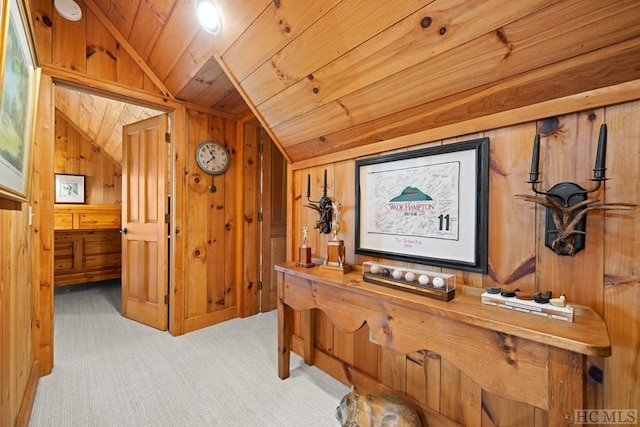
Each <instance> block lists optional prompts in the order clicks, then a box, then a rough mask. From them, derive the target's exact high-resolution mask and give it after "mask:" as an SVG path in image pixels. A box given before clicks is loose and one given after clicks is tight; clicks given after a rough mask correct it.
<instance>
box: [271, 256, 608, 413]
mask: <svg viewBox="0 0 640 427" xmlns="http://www.w3.org/2000/svg"><path fill="white" fill-rule="evenodd" d="M275 269H276V272H277V287H278V289H277V290H278V375H279V377H280V378H282V379H285V378H287V377H288V376H289V370H290V354H291V353H290V352H291V338H292V334H293V315H294V310H296V311H304V312H306V313H309V310H311V309H320V310H322V311H323V312H324V313H326V314H327V316H328V317H329V319H331V321H332V322H333V324H334V325H335V326H336V327H338V328H339V329H340V330H341V331H343V332H354V331H356V330H358V329H359V328H360V327H361V326H362V325H363V324H364V322H366V323H367V324H368V326H369V328H370V330H371V332H372V333H373V335H374V336H375V338H376V340H377V341H378V343H380V345H382V346H383V347H384V348H386V349H387V350H390V351H392V352H395V353H398V354H408V353H411V352H414V351H418V350H431V351H434V352H436V353H438V354H440V355H442V356H443V357H445V358H446V359H447V360H449V361H450V362H451V363H453V364H454V365H456V366H457V367H458V368H459V369H460V370H461V371H463V372H464V373H465V374H466V375H468V376H469V377H470V378H471V379H472V380H474V381H475V382H476V383H477V384H478V385H479V386H480V387H482V388H483V389H484V390H487V391H489V392H491V393H493V394H495V395H497V396H500V397H503V398H506V399H510V400H514V401H519V402H524V403H527V404H529V405H532V406H535V407H538V408H541V409H543V410H546V411H548V413H549V425H550V426H562V425H572V424H573V414H574V410H575V409H582V408H583V385H584V373H583V371H584V364H585V356H610V355H611V342H610V339H609V334H608V332H607V327H606V324H605V323H604V320H603V319H602V317H601V316H600V315H599V314H598V313H596V312H595V311H593V310H591V309H590V308H582V307H576V308H575V311H574V321H573V323H568V322H563V321H560V320H555V319H549V318H540V317H537V316H532V315H528V314H523V313H517V312H512V311H508V310H504V309H500V308H496V307H492V306H487V305H483V304H482V302H481V301H480V297H479V296H478V295H472V294H468V293H465V292H463V291H462V289H461V288H459V289H458V290H457V293H456V297H455V298H454V299H453V300H452V301H449V302H444V301H438V300H434V299H431V298H427V297H424V296H421V295H416V294H411V293H406V292H403V291H400V290H396V289H392V288H388V287H384V286H379V285H376V284H372V283H367V282H364V281H363V280H362V274H361V273H360V272H352V273H347V274H340V273H336V272H333V271H330V270H321V269H319V268H302V267H296V265H295V263H287V264H280V265H277V266H276V267H275ZM313 319H314V317H313V316H309V315H306V316H303V324H302V328H303V335H304V337H305V344H304V361H305V363H307V364H309V365H312V364H313V347H314V330H315V325H314V324H313Z"/></svg>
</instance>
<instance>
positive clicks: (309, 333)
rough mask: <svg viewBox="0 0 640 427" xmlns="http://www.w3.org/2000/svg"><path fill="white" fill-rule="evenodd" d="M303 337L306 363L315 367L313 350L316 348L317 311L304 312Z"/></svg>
mask: <svg viewBox="0 0 640 427" xmlns="http://www.w3.org/2000/svg"><path fill="white" fill-rule="evenodd" d="M301 321H302V336H303V337H304V363H306V364H307V365H313V349H314V348H315V346H316V311H315V310H314V309H313V308H312V309H309V310H306V311H303V312H302V320H301Z"/></svg>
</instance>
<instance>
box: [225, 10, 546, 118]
mask: <svg viewBox="0 0 640 427" xmlns="http://www.w3.org/2000/svg"><path fill="white" fill-rule="evenodd" d="M550 3H551V2H550V1H547V0H542V1H535V2H526V3H522V2H521V3H517V4H516V3H508V4H505V3H504V2H502V1H500V0H497V1H495V0H494V1H486V2H482V3H481V4H475V5H474V7H460V4H459V2H429V3H428V4H426V5H424V6H423V7H421V8H420V9H418V10H416V11H415V12H413V13H412V14H411V15H409V16H407V17H405V18H404V19H402V20H401V21H399V22H398V23H396V24H395V25H393V26H391V27H389V28H387V29H385V31H381V32H379V33H378V34H376V35H375V36H373V37H372V38H371V39H369V40H367V41H366V42H364V43H362V44H360V45H358V46H356V47H354V48H353V49H352V50H350V51H349V52H347V53H346V54H344V55H342V56H340V57H338V58H336V59H335V60H334V61H332V62H330V63H328V64H327V65H325V66H323V67H322V68H320V69H318V70H315V71H314V72H313V79H300V80H298V81H297V82H296V83H294V84H292V85H291V86H289V87H288V88H287V89H285V90H283V91H282V92H280V93H278V94H276V95H274V96H273V97H271V98H269V99H268V100H266V101H265V102H264V103H261V104H260V105H259V107H258V109H259V111H260V113H261V114H262V115H263V116H264V117H265V119H266V120H267V121H268V122H269V124H270V125H271V126H276V125H278V124H280V123H283V122H285V121H287V120H290V119H293V118H294V117H296V116H299V115H301V114H304V113H308V112H309V111H312V110H313V109H316V108H318V107H320V106H322V105H325V104H327V103H330V102H335V100H336V99H339V98H340V97H343V96H346V95H348V94H349V93H351V92H353V91H355V90H358V89H362V88H364V87H366V86H367V85H370V84H373V83H375V82H376V81H378V80H381V79H383V78H385V77H388V76H390V75H393V74H395V73H397V72H400V71H402V70H403V69H405V68H408V67H410V66H413V65H416V64H419V63H420V62H423V61H430V60H433V58H434V57H436V56H437V55H439V54H442V53H443V52H445V51H446V50H448V49H451V48H454V47H457V46H460V45H461V44H463V43H465V42H468V41H469V40H473V39H475V38H478V37H480V36H483V35H485V34H487V33H491V32H493V31H495V30H496V29H498V28H500V27H502V26H504V25H506V24H508V23H510V22H511V21H512V20H514V19H515V18H517V17H519V16H523V15H526V14H529V13H531V12H533V11H535V10H537V9H540V8H542V7H545V6H548V5H549V4H550ZM426 17H428V18H429V20H428V21H427V20H425V21H423V19H424V18H426ZM423 25H424V27H423ZM443 28H444V29H445V30H446V36H444V37H443V35H440V34H439V32H440V31H441V30H442V29H443ZM230 50H231V49H230ZM225 59H226V58H225ZM232 68H233V69H234V70H236V69H239V68H240V67H239V66H232ZM239 80H242V78H239ZM329 82H330V84H329ZM314 88H315V89H316V90H315V91H314V90H313V89H314ZM285 98H286V100H287V101H286V102H283V100H284V99H285Z"/></svg>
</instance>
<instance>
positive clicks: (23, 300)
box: [0, 202, 34, 425]
mask: <svg viewBox="0 0 640 427" xmlns="http://www.w3.org/2000/svg"><path fill="white" fill-rule="evenodd" d="M28 206H29V203H27V202H25V203H22V204H21V208H22V209H20V210H2V211H0V216H1V218H2V219H1V220H0V227H2V235H3V236H10V238H7V239H3V240H4V242H3V245H2V248H1V249H0V252H1V255H2V256H3V259H5V260H9V261H8V262H7V261H5V263H6V264H5V266H6V267H5V268H3V269H2V273H1V278H2V283H3V285H2V289H0V290H2V292H3V295H2V300H1V301H0V304H1V305H2V309H1V310H0V311H1V314H2V316H3V317H2V318H1V320H2V322H3V324H2V331H1V341H2V344H1V345H0V351H2V353H0V354H1V355H2V362H1V363H2V366H1V367H0V371H2V374H1V377H2V379H3V384H2V386H1V387H2V388H1V389H0V391H2V399H1V401H2V404H1V408H2V415H1V416H2V417H3V418H6V420H7V422H8V425H12V424H14V423H15V420H16V419H17V417H18V411H19V409H20V406H21V404H22V398H23V396H24V394H25V392H26V388H27V382H28V379H29V373H30V372H31V367H32V364H33V360H34V351H33V341H32V330H31V327H32V325H31V307H32V305H33V297H34V287H33V274H32V269H31V267H32V256H33V246H32V241H31V239H32V236H31V232H30V228H29V225H28V217H29V210H28ZM5 414H6V415H5Z"/></svg>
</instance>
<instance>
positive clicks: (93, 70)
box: [85, 10, 118, 81]
mask: <svg viewBox="0 0 640 427" xmlns="http://www.w3.org/2000/svg"><path fill="white" fill-rule="evenodd" d="M85 12H86V14H87V15H86V20H87V21H86V25H87V43H86V44H87V52H86V55H87V74H88V75H90V76H93V77H97V78H99V79H103V80H110V81H117V80H118V76H117V64H116V62H117V50H116V46H117V43H116V40H115V39H114V38H113V36H112V35H111V33H110V32H109V30H107V28H106V27H105V26H104V25H102V22H100V20H99V19H98V18H97V17H96V15H95V14H94V13H93V12H92V11H91V10H86V11H85Z"/></svg>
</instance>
